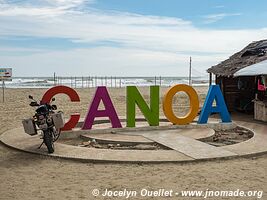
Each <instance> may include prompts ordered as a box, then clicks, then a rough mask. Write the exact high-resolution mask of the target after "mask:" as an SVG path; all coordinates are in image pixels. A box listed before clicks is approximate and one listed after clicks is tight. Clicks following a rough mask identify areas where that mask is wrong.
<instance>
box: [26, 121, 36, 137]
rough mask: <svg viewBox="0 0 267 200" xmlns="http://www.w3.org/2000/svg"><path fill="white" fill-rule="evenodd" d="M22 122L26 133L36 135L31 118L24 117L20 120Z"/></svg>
mask: <svg viewBox="0 0 267 200" xmlns="http://www.w3.org/2000/svg"><path fill="white" fill-rule="evenodd" d="M22 124H23V127H24V131H25V133H27V134H29V135H36V134H37V130H36V126H35V124H34V121H33V119H24V120H23V121H22Z"/></svg>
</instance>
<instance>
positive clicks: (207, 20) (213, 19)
mask: <svg viewBox="0 0 267 200" xmlns="http://www.w3.org/2000/svg"><path fill="white" fill-rule="evenodd" d="M240 15H242V13H218V14H212V15H206V16H204V17H203V18H204V23H205V24H211V23H214V22H217V21H219V20H222V19H224V18H226V17H232V16H240Z"/></svg>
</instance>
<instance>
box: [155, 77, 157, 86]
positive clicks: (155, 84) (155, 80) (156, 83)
mask: <svg viewBox="0 0 267 200" xmlns="http://www.w3.org/2000/svg"><path fill="white" fill-rule="evenodd" d="M155 85H157V77H156V76H155Z"/></svg>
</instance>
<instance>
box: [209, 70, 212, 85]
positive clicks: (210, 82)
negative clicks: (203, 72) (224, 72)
mask: <svg viewBox="0 0 267 200" xmlns="http://www.w3.org/2000/svg"><path fill="white" fill-rule="evenodd" d="M209 74H210V81H209V85H210V86H211V85H212V73H209Z"/></svg>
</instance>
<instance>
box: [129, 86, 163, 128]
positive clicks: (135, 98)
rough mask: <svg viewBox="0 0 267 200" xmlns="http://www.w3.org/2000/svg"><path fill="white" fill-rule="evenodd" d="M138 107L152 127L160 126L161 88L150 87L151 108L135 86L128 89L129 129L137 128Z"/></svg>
mask: <svg viewBox="0 0 267 200" xmlns="http://www.w3.org/2000/svg"><path fill="white" fill-rule="evenodd" d="M136 105H137V106H138V107H139V109H140V110H141V112H142V113H143V115H144V116H145V118H146V120H147V121H148V123H149V125H150V126H158V125H159V86H151V87H150V108H149V107H148V105H147V103H146V102H145V100H144V99H143V97H142V96H141V94H140V93H139V91H138V89H137V88H136V87H135V86H128V87H127V127H135V117H136Z"/></svg>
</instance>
